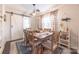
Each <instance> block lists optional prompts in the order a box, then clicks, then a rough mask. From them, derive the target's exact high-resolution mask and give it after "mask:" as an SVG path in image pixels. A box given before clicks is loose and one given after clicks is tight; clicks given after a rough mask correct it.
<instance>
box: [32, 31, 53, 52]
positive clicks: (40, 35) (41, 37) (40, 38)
mask: <svg viewBox="0 0 79 59" xmlns="http://www.w3.org/2000/svg"><path fill="white" fill-rule="evenodd" d="M52 34H53V32H42V31H41V32H34V33H33V36H34V37H35V38H36V39H35V44H36V45H35V48H34V51H35V52H34V53H37V52H36V51H37V48H38V47H39V46H40V47H41V45H42V43H43V42H44V41H46V40H48V39H51V38H52ZM38 53H40V52H38Z"/></svg>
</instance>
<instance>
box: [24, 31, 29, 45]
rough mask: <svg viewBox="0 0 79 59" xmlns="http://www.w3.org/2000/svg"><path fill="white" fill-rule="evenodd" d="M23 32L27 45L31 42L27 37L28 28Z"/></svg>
mask: <svg viewBox="0 0 79 59" xmlns="http://www.w3.org/2000/svg"><path fill="white" fill-rule="evenodd" d="M23 32H24V42H25V45H27V44H28V43H29V40H28V38H27V32H26V30H23Z"/></svg>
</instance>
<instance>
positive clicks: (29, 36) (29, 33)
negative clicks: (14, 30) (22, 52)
mask: <svg viewBox="0 0 79 59" xmlns="http://www.w3.org/2000/svg"><path fill="white" fill-rule="evenodd" d="M27 38H28V40H29V41H31V42H34V36H33V32H27Z"/></svg>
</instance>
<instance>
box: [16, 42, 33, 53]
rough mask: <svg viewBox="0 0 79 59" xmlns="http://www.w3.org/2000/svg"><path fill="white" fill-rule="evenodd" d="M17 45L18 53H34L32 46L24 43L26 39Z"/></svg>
mask: <svg viewBox="0 0 79 59" xmlns="http://www.w3.org/2000/svg"><path fill="white" fill-rule="evenodd" d="M16 46H17V51H18V54H31V53H32V49H31V46H29V45H27V46H26V45H25V44H24V41H22V42H16Z"/></svg>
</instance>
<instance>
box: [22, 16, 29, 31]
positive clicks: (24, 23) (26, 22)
mask: <svg viewBox="0 0 79 59" xmlns="http://www.w3.org/2000/svg"><path fill="white" fill-rule="evenodd" d="M26 28H30V18H29V17H24V18H23V29H26Z"/></svg>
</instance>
